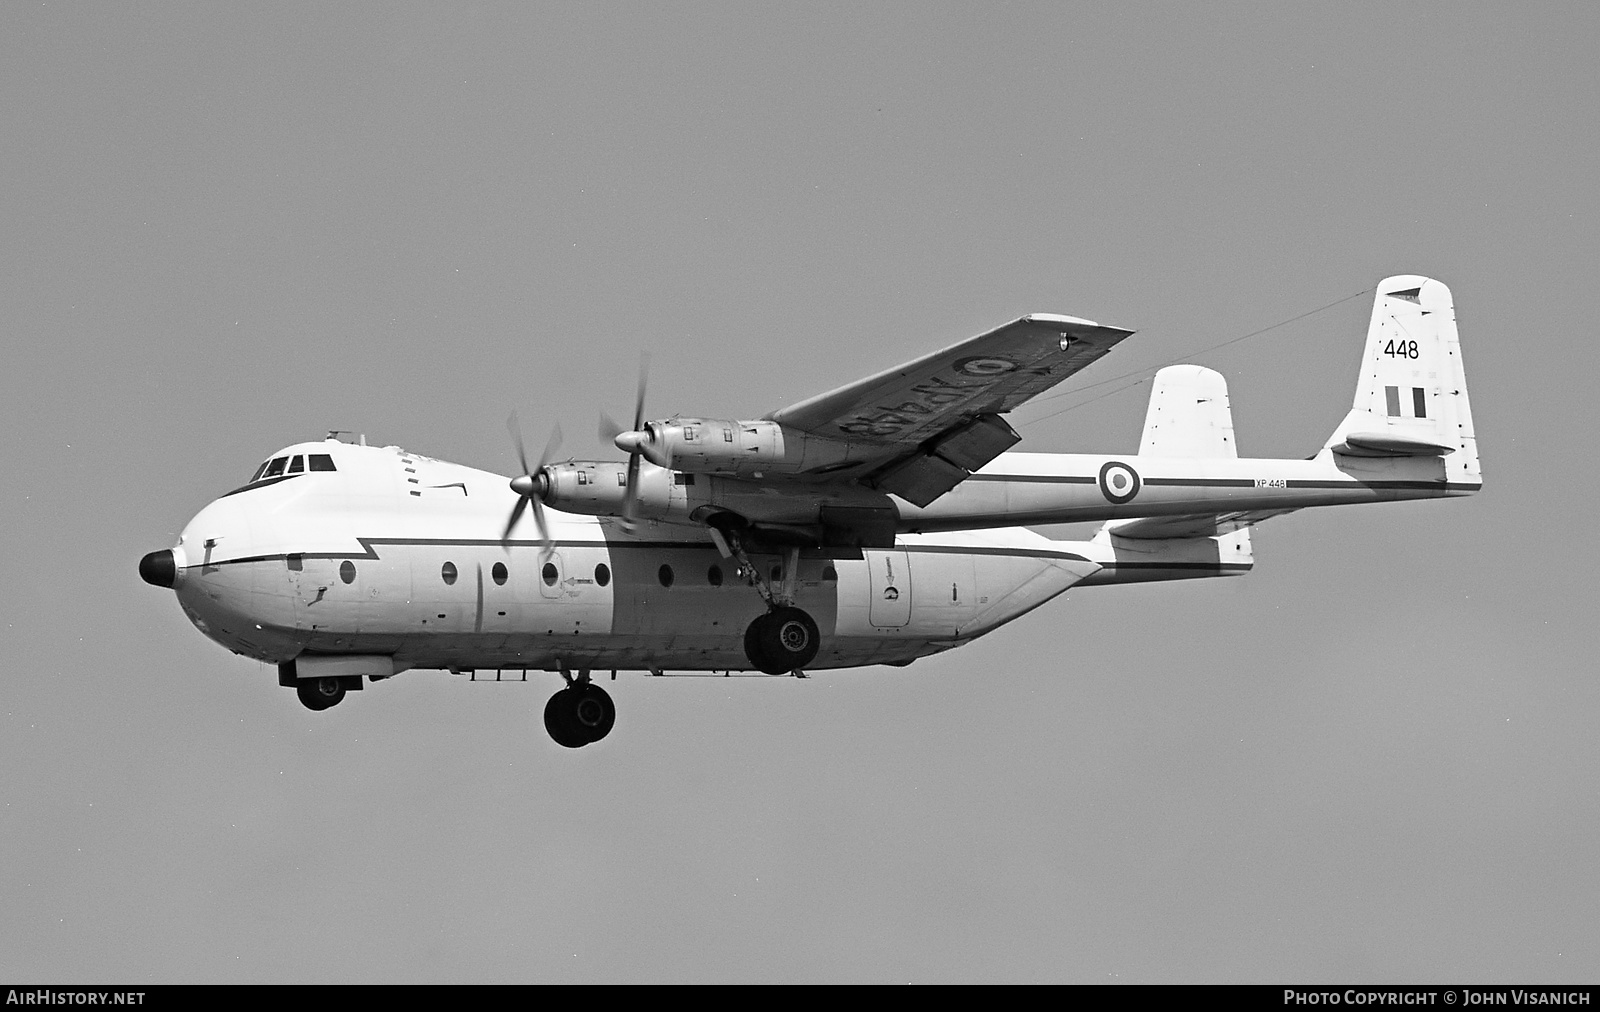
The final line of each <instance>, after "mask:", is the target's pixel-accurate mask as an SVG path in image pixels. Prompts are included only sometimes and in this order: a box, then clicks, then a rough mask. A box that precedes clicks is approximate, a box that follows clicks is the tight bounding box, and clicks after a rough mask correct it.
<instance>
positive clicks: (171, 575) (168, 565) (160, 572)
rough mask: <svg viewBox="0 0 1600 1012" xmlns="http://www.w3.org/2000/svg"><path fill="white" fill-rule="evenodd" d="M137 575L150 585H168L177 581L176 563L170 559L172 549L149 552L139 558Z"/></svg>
mask: <svg viewBox="0 0 1600 1012" xmlns="http://www.w3.org/2000/svg"><path fill="white" fill-rule="evenodd" d="M139 575H140V576H141V577H142V578H143V579H144V582H145V583H148V584H150V585H151V586H152V587H170V586H172V585H173V584H174V583H176V582H177V581H178V564H177V563H176V562H174V561H173V560H172V549H170V548H168V549H163V550H162V551H159V552H151V553H150V554H149V555H146V556H145V557H144V558H142V559H140V560H139Z"/></svg>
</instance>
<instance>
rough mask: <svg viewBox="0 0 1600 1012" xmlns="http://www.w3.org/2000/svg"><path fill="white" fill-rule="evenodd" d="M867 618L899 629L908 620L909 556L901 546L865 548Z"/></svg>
mask: <svg viewBox="0 0 1600 1012" xmlns="http://www.w3.org/2000/svg"><path fill="white" fill-rule="evenodd" d="M865 554H866V557H867V572H868V574H869V576H868V579H867V584H868V599H867V621H868V622H870V623H872V625H873V626H875V627H877V628H879V629H898V628H900V627H901V626H904V625H905V624H906V623H908V622H910V621H911V558H910V556H909V555H907V554H906V552H905V551H904V550H902V549H896V550H894V551H868V552H866V553H865Z"/></svg>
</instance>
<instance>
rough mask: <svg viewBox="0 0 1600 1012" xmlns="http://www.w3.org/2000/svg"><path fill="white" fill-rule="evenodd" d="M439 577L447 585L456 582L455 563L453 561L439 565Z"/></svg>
mask: <svg viewBox="0 0 1600 1012" xmlns="http://www.w3.org/2000/svg"><path fill="white" fill-rule="evenodd" d="M439 579H441V580H443V581H444V583H445V586H447V587H448V586H451V585H453V584H454V583H455V582H456V564H455V563H454V562H446V563H445V564H444V565H442V566H440V567H439Z"/></svg>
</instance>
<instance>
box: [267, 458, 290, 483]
mask: <svg viewBox="0 0 1600 1012" xmlns="http://www.w3.org/2000/svg"><path fill="white" fill-rule="evenodd" d="M287 463H289V458H288V457H273V458H272V463H270V464H268V465H267V473H266V474H264V475H262V476H261V477H263V478H276V477H277V476H278V475H280V474H282V473H283V468H284V465H285V464H287Z"/></svg>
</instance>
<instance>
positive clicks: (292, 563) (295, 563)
mask: <svg viewBox="0 0 1600 1012" xmlns="http://www.w3.org/2000/svg"><path fill="white" fill-rule="evenodd" d="M284 561H285V562H287V563H288V564H289V572H291V573H298V572H300V571H301V570H303V569H305V568H306V557H305V556H304V555H290V556H288V557H286V558H285V559H284Z"/></svg>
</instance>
